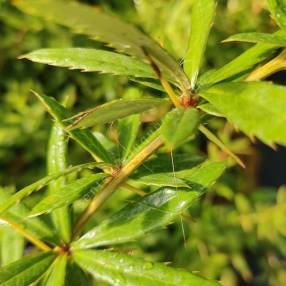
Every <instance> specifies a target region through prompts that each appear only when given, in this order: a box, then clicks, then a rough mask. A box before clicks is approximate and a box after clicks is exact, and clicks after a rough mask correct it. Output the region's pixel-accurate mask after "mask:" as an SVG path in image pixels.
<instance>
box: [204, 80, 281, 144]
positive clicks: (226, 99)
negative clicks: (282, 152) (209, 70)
mask: <svg viewBox="0 0 286 286" xmlns="http://www.w3.org/2000/svg"><path fill="white" fill-rule="evenodd" d="M285 94H286V89H285V88H284V87H282V86H278V85H273V84H271V83H267V82H244V83H225V84H218V85H216V86H213V87H211V88H210V89H208V90H207V91H206V92H202V93H201V94H200V95H201V96H202V97H204V98H205V99H207V100H208V101H209V102H210V103H211V104H212V105H214V106H215V108H217V109H218V110H219V112H220V113H222V114H223V115H225V117H226V118H227V119H228V120H229V121H230V122H232V123H233V124H234V125H235V126H236V127H237V128H239V129H241V130H242V131H243V132H245V133H246V134H247V135H249V136H256V137H257V138H259V139H260V140H261V141H263V142H264V143H266V144H269V145H271V144H273V143H275V142H276V143H279V144H283V145H286V125H285V120H286V116H285V106H286V96H285Z"/></svg>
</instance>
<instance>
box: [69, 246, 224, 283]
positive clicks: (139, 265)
mask: <svg viewBox="0 0 286 286" xmlns="http://www.w3.org/2000/svg"><path fill="white" fill-rule="evenodd" d="M74 257H75V261H76V263H78V264H79V265H80V266H81V267H82V268H84V269H86V270H87V271H88V272H89V273H91V274H92V275H93V276H94V277H95V278H96V279H98V280H102V281H105V282H107V283H109V284H111V285H122V286H123V285H124V286H158V285H160V286H172V285H174V286H175V285H180V286H218V285H219V284H218V283H217V282H215V281H209V280H206V279H204V278H201V277H199V276H197V275H194V274H192V273H189V272H185V271H182V270H179V269H173V268H171V267H168V266H165V265H164V264H160V263H153V262H147V261H144V260H142V259H138V258H136V257H131V256H128V255H125V254H120V253H113V252H108V251H105V250H81V251H79V250H77V251H75V255H74Z"/></svg>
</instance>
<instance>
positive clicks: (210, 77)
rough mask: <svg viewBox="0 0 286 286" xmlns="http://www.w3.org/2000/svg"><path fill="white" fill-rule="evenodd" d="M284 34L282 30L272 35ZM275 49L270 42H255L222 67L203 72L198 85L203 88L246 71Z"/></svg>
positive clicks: (271, 53)
mask: <svg viewBox="0 0 286 286" xmlns="http://www.w3.org/2000/svg"><path fill="white" fill-rule="evenodd" d="M284 34H285V32H284V31H282V30H280V31H277V32H276V33H274V35H277V36H283V35H284ZM276 49H277V47H276V46H275V45H272V44H256V45H255V46H254V47H251V48H250V49H248V50H246V51H245V52H243V53H242V54H241V55H240V56H238V57H237V58H235V59H234V60H232V61H231V62H229V63H227V64H226V65H224V66H223V67H221V68H219V69H216V70H213V71H212V72H207V73H205V74H203V75H202V76H201V77H200V78H199V86H200V88H205V87H208V86H210V85H213V84H215V83H218V82H220V81H223V80H225V79H228V78H231V77H234V76H238V75H240V74H242V73H245V72H248V71H249V70H250V69H251V68H253V67H254V66H255V65H257V64H258V63H260V62H262V61H264V60H265V59H267V58H269V57H270V56H271V55H273V53H274V52H275V50H276Z"/></svg>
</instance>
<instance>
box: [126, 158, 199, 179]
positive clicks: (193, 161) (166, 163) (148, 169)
mask: <svg viewBox="0 0 286 286" xmlns="http://www.w3.org/2000/svg"><path fill="white" fill-rule="evenodd" d="M203 161H204V157H202V156H198V155H191V156H190V155H189V154H176V153H174V154H173V159H172V157H171V155H170V154H169V153H168V154H164V153H163V154H162V153H161V154H156V155H155V156H152V158H150V159H149V160H147V161H146V162H144V165H142V166H140V167H139V168H138V169H137V170H136V171H135V173H134V174H132V175H131V178H132V179H135V180H137V179H139V178H140V177H142V176H147V175H154V174H162V173H173V171H174V169H175V171H176V172H178V171H182V170H186V169H191V168H193V167H195V166H197V165H198V164H200V163H202V162H203Z"/></svg>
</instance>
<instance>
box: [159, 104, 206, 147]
mask: <svg viewBox="0 0 286 286" xmlns="http://www.w3.org/2000/svg"><path fill="white" fill-rule="evenodd" d="M199 121H200V115H199V112H198V111H197V110H196V109H194V108H189V109H173V110H171V111H170V112H169V113H168V114H167V115H166V116H165V118H164V120H163V123H162V126H161V133H162V136H163V137H164V139H165V141H166V143H167V145H168V146H169V148H171V149H173V148H176V147H178V146H179V145H181V144H182V143H184V142H185V141H186V140H188V139H189V138H190V137H191V136H192V135H193V134H194V133H195V131H196V130H197V127H198V125H199Z"/></svg>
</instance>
